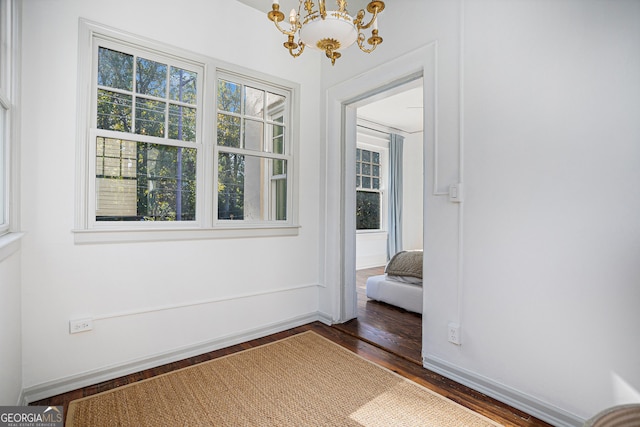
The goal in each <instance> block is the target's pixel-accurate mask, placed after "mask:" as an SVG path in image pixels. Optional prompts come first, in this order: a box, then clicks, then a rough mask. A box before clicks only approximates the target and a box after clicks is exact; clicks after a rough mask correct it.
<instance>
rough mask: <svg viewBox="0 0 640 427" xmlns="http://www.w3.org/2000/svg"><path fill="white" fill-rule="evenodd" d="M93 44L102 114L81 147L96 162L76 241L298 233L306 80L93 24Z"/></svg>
mask: <svg viewBox="0 0 640 427" xmlns="http://www.w3.org/2000/svg"><path fill="white" fill-rule="evenodd" d="M83 32H86V34H85V35H84V36H83V34H82V33H83ZM82 40H85V42H86V43H89V45H90V50H91V51H92V53H93V56H92V57H91V58H89V59H83V58H80V61H81V69H83V68H84V69H86V70H87V75H88V77H87V78H88V79H89V80H90V81H89V83H90V84H89V85H87V86H89V87H91V90H90V93H88V94H87V100H86V102H87V106H88V107H89V108H88V109H89V111H91V113H90V115H89V116H87V118H86V122H88V123H89V128H88V129H87V130H85V131H82V130H80V134H81V135H82V136H81V137H80V141H79V143H78V144H79V145H78V147H79V153H80V158H81V159H82V158H87V159H90V160H89V161H88V162H86V161H85V163H82V162H81V164H79V168H80V170H82V171H83V172H82V173H81V174H80V175H81V176H80V179H79V184H78V185H79V188H78V194H80V198H81V200H80V203H79V209H78V219H77V221H76V223H77V224H76V225H77V231H78V232H79V233H77V235H76V241H81V242H84V241H93V240H96V241H100V238H99V237H96V236H97V234H96V235H94V237H93V238H89V239H88V240H83V239H84V238H83V237H80V238H79V237H78V234H83V232H91V231H96V232H99V231H113V230H119V231H125V232H126V231H129V232H130V231H141V230H156V231H157V230H169V229H172V230H175V229H178V230H191V232H192V233H191V234H189V235H188V236H187V238H189V237H195V238H203V237H205V238H206V237H216V235H217V234H216V233H215V231H216V230H224V235H225V236H230V235H233V233H231V234H230V232H229V230H245V231H244V232H242V231H241V232H239V235H247V236H248V235H258V234H259V235H265V232H264V231H263V232H260V231H256V230H257V229H263V230H271V231H270V232H269V233H273V234H276V235H282V234H292V233H296V232H297V230H294V229H297V226H296V224H295V221H296V219H297V217H296V212H295V209H294V208H295V200H294V197H293V191H292V190H293V188H294V181H293V173H292V171H293V170H294V162H295V156H294V153H295V149H294V144H295V138H294V137H293V135H294V133H293V125H292V122H293V117H294V114H293V111H294V110H295V107H296V105H297V104H294V99H295V97H294V93H295V90H296V86H295V85H293V84H291V83H289V82H284V81H281V80H280V79H276V78H271V77H269V76H264V75H262V74H259V73H254V72H247V71H243V73H237V72H236V71H235V70H233V68H234V67H233V66H230V65H228V64H220V63H218V62H217V61H215V60H213V59H211V58H206V57H202V56H198V55H194V54H191V53H187V52H182V51H180V50H178V49H175V48H172V47H170V46H166V45H162V44H159V43H154V42H148V43H146V42H145V43H144V45H141V44H140V39H139V38H133V37H131V36H128V35H126V34H123V33H120V32H114V31H113V30H109V29H106V28H103V27H101V26H99V25H97V24H92V23H88V22H82V25H81V41H82ZM83 62H84V63H85V64H84V65H83ZM80 84H81V85H82V82H80ZM81 87H82V86H81ZM82 110H83V109H82V106H81V107H80V110H79V113H78V114H79V122H80V123H82V122H83V118H82V114H83V113H82ZM205 112H206V114H205ZM85 135H86V136H85ZM87 139H88V141H87ZM83 152H84V153H86V154H82V153H83ZM85 194H86V198H84V199H83V197H84V196H83V195H85ZM277 229H281V230H285V229H289V231H280V232H278V231H274V230H277ZM198 230H199V231H200V233H199V234H193V231H198ZM252 230H253V231H252ZM292 230H293V231H292ZM84 234H85V235H86V234H87V233H84ZM98 234H99V233H98ZM218 234H219V233H218ZM171 235H172V236H183V238H184V236H185V235H186V234H182V235H180V234H177V235H176V234H175V233H172V234H171ZM219 235H222V234H219ZM266 235H269V234H266ZM167 236H168V235H165V236H164V237H161V238H158V239H163V238H172V237H167ZM126 238H130V236H129V237H125V236H124V235H123V239H126ZM141 238H142V239H145V237H141ZM177 238H180V237H177ZM152 239H154V240H155V239H156V238H152Z"/></svg>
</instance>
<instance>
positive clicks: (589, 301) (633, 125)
mask: <svg viewBox="0 0 640 427" xmlns="http://www.w3.org/2000/svg"><path fill="white" fill-rule="evenodd" d="M461 5H463V6H464V8H463V9H464V10H463V11H464V13H461V11H462V10H461ZM408 7H410V8H411V13H410V14H407V13H406V11H407V8H408ZM416 28H420V31H415V29H416ZM380 34H381V36H382V37H384V39H385V41H384V43H383V45H382V46H381V47H380V48H379V49H378V50H377V51H376V52H374V53H372V54H370V55H366V54H363V53H362V52H359V51H358V50H357V49H356V48H353V49H350V50H349V51H347V52H345V53H344V54H343V57H342V58H340V59H339V60H338V61H337V63H336V66H335V67H333V68H332V67H331V66H330V65H328V64H325V63H324V62H323V65H322V66H323V87H324V88H326V89H329V90H330V89H331V88H332V87H336V85H338V86H339V87H342V86H340V85H345V84H346V83H347V82H350V81H353V82H356V83H357V84H358V85H362V83H361V82H363V81H366V80H367V78H368V76H369V74H368V73H370V74H375V71H376V67H377V66H383V64H389V63H390V62H391V61H393V59H394V58H398V57H400V56H402V55H403V54H405V53H408V52H411V51H413V50H414V49H416V48H418V47H420V46H425V45H427V44H428V43H431V42H435V43H437V44H436V47H437V52H438V55H437V57H438V61H437V66H436V67H435V71H436V72H437V87H436V90H435V92H433V93H432V94H427V95H428V99H427V102H432V101H433V100H434V99H435V101H433V102H435V105H436V106H437V111H436V117H437V122H436V123H435V125H436V127H437V129H435V131H437V138H436V143H437V148H438V149H437V157H435V154H436V152H435V145H434V146H428V147H427V153H426V155H427V159H428V162H434V163H435V164H437V166H438V174H437V175H436V174H433V169H427V172H426V176H425V179H426V185H427V187H426V189H425V191H426V195H427V198H426V200H425V206H426V211H425V221H426V222H425V314H424V316H423V321H424V324H423V346H424V349H423V354H424V355H425V356H426V362H427V364H429V366H433V367H439V368H441V370H442V371H443V372H446V373H448V374H449V375H451V376H454V375H458V379H460V380H467V381H469V382H475V383H476V384H479V385H482V386H485V387H486V389H487V391H489V392H493V393H494V394H496V395H497V394H499V393H501V394H502V397H504V398H505V399H506V400H509V399H510V400H511V401H512V402H513V403H514V404H516V406H517V405H520V406H521V407H523V405H530V406H527V407H526V409H528V410H531V411H532V412H535V413H536V414H538V415H540V416H542V417H546V419H547V420H550V421H552V422H553V423H554V424H558V425H561V424H573V425H577V424H578V423H580V421H581V420H583V419H585V418H588V417H590V416H592V415H593V414H595V413H596V412H598V411H600V410H601V409H604V408H606V407H609V406H612V405H614V404H618V403H623V402H629V401H640V392H639V390H640V364H638V363H637V361H638V360H640V340H638V339H636V338H637V336H638V325H640V310H638V309H637V302H638V301H640V287H638V277H640V274H639V273H640V264H639V263H638V262H637V260H638V259H639V258H640V246H639V245H638V242H639V241H640V223H639V222H638V220H637V218H638V217H640V187H638V186H637V185H635V184H634V183H637V182H639V181H640V164H639V161H640V160H639V159H640V145H639V144H638V141H639V140H640V121H638V117H640V114H639V113H640V81H639V80H638V76H639V75H640V2H637V1H624V0H620V1H615V2H600V1H595V0H594V1H586V0H562V1H553V2H552V1H543V2H540V1H534V0H520V1H517V2H513V1H505V0H483V1H465V2H451V1H428V2H417V1H404V2H400V3H396V4H395V7H394V5H388V7H387V9H386V10H385V12H384V14H383V15H382V16H381V18H380ZM461 37H462V38H463V40H461ZM461 46H462V47H463V49H462V50H461ZM325 62H326V61H325ZM363 73H364V74H363ZM378 77H379V76H378ZM378 80H382V79H380V78H378ZM328 117H329V118H332V117H334V115H331V114H330V112H329V116H328ZM460 119H462V121H460ZM330 125H333V124H332V123H330ZM327 144H328V147H329V149H327V153H328V154H327V159H328V161H327V168H328V170H329V171H331V170H330V169H329V167H330V165H331V164H332V162H334V161H336V157H334V156H333V153H334V152H338V153H339V150H335V145H333V144H335V141H327ZM331 147H333V148H334V150H332V149H331ZM460 149H462V150H461V151H459V150H460ZM459 154H461V155H462V157H459ZM337 158H338V159H339V154H338V155H337ZM460 166H462V168H460ZM325 178H327V183H328V187H327V191H326V192H327V194H332V191H335V188H333V187H332V185H335V180H331V179H328V178H330V175H329V174H328V175H327V176H325ZM460 178H462V179H463V181H464V183H465V194H466V196H465V197H466V199H465V202H464V203H463V204H461V205H459V204H454V203H451V202H449V201H448V199H447V197H446V195H445V194H446V190H447V187H448V185H449V184H451V183H454V182H457V181H458V180H459V179H460ZM439 194H442V195H439ZM325 203H327V206H329V207H330V208H331V207H335V204H331V203H330V202H329V201H328V199H327V201H325ZM331 213H332V212H330V213H329V215H331ZM325 228H327V229H331V227H328V226H326V225H325ZM326 242H327V249H326V251H325V253H326V254H331V253H333V251H334V250H335V249H340V246H339V242H338V241H337V240H336V239H335V236H331V235H329V236H327V240H326ZM325 274H327V272H326V271H325ZM340 292H341V288H340V286H336V287H328V288H327V294H326V295H321V309H326V310H331V309H334V310H335V308H336V307H337V305H336V304H335V296H336V295H339V293H340ZM325 307H326V308H325ZM450 321H458V322H460V323H461V325H462V342H463V343H462V346H455V345H453V344H450V343H448V342H447V336H446V328H447V324H448V323H449V322H450Z"/></svg>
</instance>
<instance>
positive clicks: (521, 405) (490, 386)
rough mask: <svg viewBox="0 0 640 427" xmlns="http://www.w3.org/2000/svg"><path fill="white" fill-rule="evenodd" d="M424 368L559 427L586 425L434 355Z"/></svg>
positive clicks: (427, 357) (428, 355) (514, 390)
mask: <svg viewBox="0 0 640 427" xmlns="http://www.w3.org/2000/svg"><path fill="white" fill-rule="evenodd" d="M423 367H424V368H426V369H429V370H430V371H433V372H436V373H438V374H440V375H442V376H445V377H447V378H449V379H451V380H453V381H456V382H458V383H460V384H463V385H465V386H467V387H470V388H472V389H474V390H476V391H479V392H480V393H484V394H486V395H487V396H490V397H493V398H494V399H497V400H499V401H500V402H502V403H506V404H507V405H510V406H513V407H514V408H517V409H520V410H522V411H524V412H526V413H527V414H529V415H532V416H534V417H536V418H539V419H541V420H543V421H546V422H548V423H550V424H552V425H554V426H556V427H578V426H582V425H583V424H584V421H585V420H583V419H582V418H580V417H578V416H577V415H574V414H572V413H569V412H567V411H564V410H562V409H560V408H558V407H556V406H553V405H551V404H549V403H547V402H543V401H541V400H539V399H536V398H535V397H532V396H529V395H527V394H524V393H522V392H520V391H518V390H516V389H514V388H511V387H509V386H506V385H504V384H500V383H498V382H496V381H493V380H492V379H490V378H487V377H484V376H482V375H479V374H477V373H475V372H471V371H469V370H467V369H464V368H461V367H459V366H456V365H453V364H451V363H449V362H447V361H445V360H442V359H440V358H438V357H436V356H434V355H430V354H427V355H426V356H423Z"/></svg>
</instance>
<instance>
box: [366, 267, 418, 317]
mask: <svg viewBox="0 0 640 427" xmlns="http://www.w3.org/2000/svg"><path fill="white" fill-rule="evenodd" d="M367 297H368V298H371V299H374V300H376V301H382V302H386V303H387V304H391V305H395V306H396V307H400V308H404V309H405V310H407V311H413V312H414V313H422V286H420V285H416V284H412V283H406V282H399V281H396V280H391V279H390V278H389V277H388V276H387V275H386V274H382V275H380V276H371V277H369V278H368V279H367Z"/></svg>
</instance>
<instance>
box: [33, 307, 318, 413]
mask: <svg viewBox="0 0 640 427" xmlns="http://www.w3.org/2000/svg"><path fill="white" fill-rule="evenodd" d="M314 321H321V322H323V323H327V322H326V315H323V314H322V313H319V312H311V313H307V314H303V315H300V316H296V317H292V318H289V319H285V320H282V321H279V322H274V323H271V324H267V325H264V326H261V327H259V328H253V329H247V330H245V331H240V332H238V333H234V334H231V335H227V336H223V337H219V338H215V339H212V340H209V341H204V342H200V343H196V344H193V345H189V346H185V347H182V348H178V349H175V350H170V351H167V352H163V353H158V354H156V355H152V356H149V357H145V358H141V359H137V360H131V361H129V362H125V363H120V364H116V365H112V366H107V367H104V368H99V369H94V370H91V371H87V372H83V373H80V374H77V375H71V376H68V377H65V378H59V379H56V380H52V381H47V382H45V383H42V384H38V385H35V386H32V387H27V388H25V389H24V390H23V391H22V393H21V395H22V401H21V404H22V405H27V404H29V402H35V401H37V400H40V399H45V398H47V397H50V396H55V395H57V394H61V393H66V392H68V391H71V390H76V389H78V388H82V387H87V386H89V385H92V384H98V383H100V382H103V381H108V380H111V379H113V378H118V377H121V376H124V375H129V374H132V373H135V372H140V371H143V370H145V369H150V368H154V367H156V366H162V365H165V364H167V363H172V362H176V361H178V360H183V359H187V358H189V357H194V356H198V355H200V354H204V353H208V352H210V351H214V350H219V349H221V348H225V347H229V346H232V345H236V344H240V343H243V342H247V341H251V340H254V339H257V338H262V337H265V336H267V335H271V334H275V333H277V332H282V331H285V330H287V329H291V328H295V327H298V326H302V325H305V324H307V323H311V322H314Z"/></svg>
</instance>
